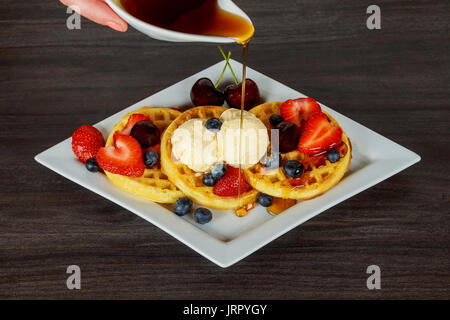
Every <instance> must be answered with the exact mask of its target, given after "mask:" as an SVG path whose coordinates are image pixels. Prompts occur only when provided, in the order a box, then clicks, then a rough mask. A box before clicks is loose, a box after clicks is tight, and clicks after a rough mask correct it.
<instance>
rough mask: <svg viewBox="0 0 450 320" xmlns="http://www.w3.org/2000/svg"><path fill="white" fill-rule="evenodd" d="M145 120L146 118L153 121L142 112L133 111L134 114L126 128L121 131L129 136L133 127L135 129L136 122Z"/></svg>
mask: <svg viewBox="0 0 450 320" xmlns="http://www.w3.org/2000/svg"><path fill="white" fill-rule="evenodd" d="M144 120H146V121H151V120H150V119H149V117H147V116H144V115H143V114H141V113H133V114H132V115H131V116H130V117H129V118H128V122H127V125H126V126H125V128H124V129H123V130H122V131H120V133H121V134H123V135H127V136H129V135H130V133H131V129H133V127H134V125H135V124H136V123H138V122H139V121H144Z"/></svg>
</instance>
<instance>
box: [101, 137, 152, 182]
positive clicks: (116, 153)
mask: <svg viewBox="0 0 450 320" xmlns="http://www.w3.org/2000/svg"><path fill="white" fill-rule="evenodd" d="M115 144H116V146H115V147H112V146H110V147H103V148H101V149H100V150H99V151H98V153H97V163H98V164H99V166H100V167H101V168H102V169H103V170H105V171H108V172H111V173H115V174H120V175H123V176H129V177H140V176H142V175H143V174H144V170H145V165H144V161H143V160H142V149H141V146H140V145H139V142H138V141H137V140H136V139H135V138H133V137H131V136H124V135H117V136H116V142H115Z"/></svg>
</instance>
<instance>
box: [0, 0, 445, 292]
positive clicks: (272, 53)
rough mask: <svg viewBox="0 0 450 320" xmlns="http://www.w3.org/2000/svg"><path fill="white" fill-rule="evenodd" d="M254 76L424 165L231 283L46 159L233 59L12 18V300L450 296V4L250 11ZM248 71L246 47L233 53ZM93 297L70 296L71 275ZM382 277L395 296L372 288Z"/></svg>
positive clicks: (0, 217) (28, 12)
mask: <svg viewBox="0 0 450 320" xmlns="http://www.w3.org/2000/svg"><path fill="white" fill-rule="evenodd" d="M237 3H238V4H239V5H241V7H243V8H244V10H245V11H246V12H248V14H249V15H250V16H251V17H252V19H253V21H254V24H255V26H256V30H257V32H256V36H255V38H254V41H253V43H252V44H251V48H250V53H249V65H250V66H251V67H253V68H255V69H256V70H259V71H262V72H264V73H265V74H267V75H269V76H271V77H273V78H275V79H277V80H279V81H281V82H282V83H285V84H287V85H288V86H291V87H293V88H296V89H298V90H299V91H301V92H304V93H306V94H308V95H310V96H312V97H315V98H317V99H318V100H320V101H321V102H323V103H324V104H326V105H329V106H331V107H332V108H335V109H337V110H338V111H339V112H341V113H343V114H345V115H347V116H349V117H351V118H352V119H354V120H356V121H358V122H360V123H362V124H363V125H365V126H367V127H369V128H372V129H374V130H375V131H377V132H379V133H381V134H382V135H384V136H386V137H388V138H390V139H393V140H394V141H396V142H398V143H400V144H401V145H404V146H405V147H407V148H410V149H411V150H413V151H415V152H417V153H418V154H419V155H421V156H422V161H421V162H420V163H418V164H416V165H414V166H413V167H410V168H409V169H407V170H405V171H403V172H401V173H400V174H397V175H395V176H394V177H392V178H390V179H388V180H387V181H384V182H382V183H380V184H378V185H376V186H375V187H373V188H370V189H369V190H366V191H364V192H362V193H360V194H358V195H357V196H355V197H353V198H351V199H349V200H347V201H345V202H343V203H341V204H339V205H337V206H335V207H333V208H332V209H330V210H328V211H326V212H324V213H323V214H321V215H319V216H317V217H316V218H314V219H312V220H311V221H308V222H307V223H305V224H303V225H301V226H300V227H298V228H295V229H294V230H292V231H290V232H288V233H287V234H285V235H283V236H282V237H280V238H278V239H277V240H275V241H273V242H271V243H270V244H268V245H267V246H265V247H264V248H262V249H260V250H258V251H257V252H256V253H254V254H252V255H251V256H249V257H247V258H245V259H244V260H243V261H241V262H239V263H237V264H235V265H233V266H232V267H230V268H227V269H222V268H220V267H217V266H216V265H214V264H213V263H212V262H209V261H208V260H206V259H205V258H203V257H201V256H200V255H199V254H197V253H196V252H194V251H193V250H191V249H189V248H188V247H187V246H185V245H183V244H182V243H180V242H178V241H177V240H175V239H174V238H172V237H171V236H169V235H168V234H166V233H165V232H163V231H161V230H160V229H158V228H157V227H155V226H153V225H151V224H149V223H147V222H145V221H144V220H142V219H140V218H138V217H137V216H135V215H134V214H132V213H130V212H128V211H126V210H124V209H123V208H121V207H119V206H117V205H115V204H113V203H111V202H110V201H107V200H105V199H103V198H102V197H100V196H98V195H96V194H94V193H92V192H90V191H88V190H86V189H84V188H82V187H80V186H78V185H77V184H75V183H73V182H70V181H68V180H66V179H65V178H63V177H61V176H59V175H58V174H56V173H54V172H52V171H50V170H48V169H47V168H45V167H43V166H41V165H39V164H37V163H36V162H34V160H33V157H34V156H35V155H36V154H37V153H39V152H41V151H43V150H44V149H46V148H48V147H50V146H52V145H54V144H55V143H57V142H59V141H61V140H62V139H64V138H66V137H68V136H70V135H71V134H72V132H73V131H74V130H75V128H77V127H78V126H79V125H81V124H86V123H87V124H91V123H95V122H97V121H100V120H102V119H104V118H105V117H107V116H109V115H111V114H113V113H116V112H118V111H120V110H121V109H123V108H124V107H127V106H129V105H130V104H133V103H134V102H136V101H138V100H140V99H142V98H144V97H147V96H149V95H151V94H153V93H155V92H157V91H159V90H161V89H163V88H165V87H167V86H169V85H171V84H173V83H175V82H177V81H179V80H181V79H183V78H185V77H187V76H189V75H191V74H193V73H195V72H198V71H199V70H201V69H203V68H205V67H207V66H209V65H211V64H213V63H215V62H217V61H219V60H220V56H219V54H218V51H217V49H216V47H215V46H214V45H212V44H175V43H167V42H159V41H156V40H152V39H149V38H147V37H146V36H144V35H142V34H140V33H138V32H137V31H135V30H133V29H129V30H128V32H126V33H124V34H122V33H118V32H115V31H112V30H110V29H108V28H106V27H103V26H100V25H95V24H94V23H91V22H90V21H88V20H86V19H84V18H83V19H82V21H81V30H68V29H67V28H66V18H67V17H68V15H67V14H66V9H65V7H63V6H62V5H61V4H60V3H59V2H57V1H56V0H54V1H25V0H3V1H2V3H1V4H0V26H1V28H0V81H1V89H0V108H1V109H0V110H1V111H0V145H1V148H0V298H14V299H17V298H33V299H34V298H69V299H72V298H74V299H79V298H152V299H155V298H156V299H159V298H168V299H175V298H178V299H188V298H189V299H192V298H195V299H204V298H212V299H227V298H233V299H244V298H245V299H311V298H333V299H342V298H357V299H358V298H364V299H365V298H377V299H378V298H396V299H397V298H419V299H422V298H447V299H448V298H450V290H449V287H450V272H449V271H450V257H449V253H450V251H449V244H450V235H449V231H450V228H449V225H450V223H449V220H450V217H449V212H450V203H449V197H450V193H449V188H450V183H449V177H450V175H449V172H450V166H449V163H450V148H449V145H450V132H449V120H450V106H449V103H450V102H449V72H450V52H449V18H450V3H449V2H448V1H444V0H442V1H419V0H416V1H393V0H391V1H387V0H379V1H376V4H377V5H379V6H380V8H381V15H382V25H381V27H382V29H381V30H372V31H371V30H368V29H367V28H366V19H367V17H368V15H367V14H366V8H367V6H368V5H369V4H371V3H372V2H370V3H369V2H364V1H362V2H361V1H356V0H353V1H350V0H340V1H337V0H335V1H332V0H321V1H314V0H305V1H292V0H289V1H287V0H286V1H269V0H264V1H263V0H260V1H243V0H241V1H237ZM226 48H227V49H228V48H230V49H232V51H233V54H234V58H236V59H240V48H239V47H238V46H227V47H226ZM72 264H76V265H79V266H80V267H81V270H82V289H81V290H68V289H67V288H66V278H67V276H68V275H67V274H66V268H67V266H68V265H72ZM371 264H376V265H379V266H380V268H381V276H382V278H381V279H382V289H381V290H378V291H369V290H368V289H367V288H366V278H367V276H368V275H367V274H366V268H367V266H369V265H371Z"/></svg>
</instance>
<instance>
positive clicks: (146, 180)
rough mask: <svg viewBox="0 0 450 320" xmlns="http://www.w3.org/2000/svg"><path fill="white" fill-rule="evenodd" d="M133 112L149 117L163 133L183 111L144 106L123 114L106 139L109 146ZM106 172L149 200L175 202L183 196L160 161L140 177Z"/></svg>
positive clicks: (146, 169)
mask: <svg viewBox="0 0 450 320" xmlns="http://www.w3.org/2000/svg"><path fill="white" fill-rule="evenodd" d="M133 113H141V114H143V115H146V116H147V117H149V118H150V120H151V121H152V122H153V123H154V124H155V125H156V126H157V127H158V129H159V130H160V132H161V133H162V132H163V131H164V130H165V129H166V128H167V126H168V125H169V124H170V123H171V122H172V121H173V120H174V119H175V118H176V117H177V116H178V115H180V114H181V112H179V111H177V110H174V109H169V108H153V107H143V108H141V109H139V110H136V111H133V112H130V113H128V114H126V115H125V116H123V118H122V119H121V120H120V121H119V123H117V124H116V125H115V126H114V128H113V130H112V132H111V134H110V135H109V137H108V140H107V141H106V145H107V146H112V145H114V141H113V136H114V133H115V132H116V131H121V130H122V129H123V128H125V126H126V124H127V122H128V118H129V117H130V116H131V115H132V114H133ZM105 174H106V176H107V177H108V179H109V180H110V181H111V182H112V183H113V184H115V185H116V186H117V187H119V188H120V189H122V190H125V191H127V192H129V193H132V194H134V195H137V196H139V197H142V198H145V199H148V200H152V201H156V202H161V203H173V202H175V201H177V200H178V198H180V197H183V192H181V191H180V190H179V189H178V188H177V187H176V186H175V185H174V184H173V183H172V182H170V181H169V179H168V178H167V175H166V174H165V173H164V172H163V170H162V169H161V164H160V163H158V164H157V165H156V166H154V167H153V168H145V171H144V174H143V175H142V176H141V177H138V178H132V177H127V176H122V175H118V174H114V173H110V172H107V171H105Z"/></svg>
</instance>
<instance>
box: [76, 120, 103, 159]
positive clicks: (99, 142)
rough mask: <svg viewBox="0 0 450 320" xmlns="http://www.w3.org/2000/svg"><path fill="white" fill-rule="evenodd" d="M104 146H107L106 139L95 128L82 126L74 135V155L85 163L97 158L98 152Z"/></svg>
mask: <svg viewBox="0 0 450 320" xmlns="http://www.w3.org/2000/svg"><path fill="white" fill-rule="evenodd" d="M103 146H105V139H103V135H102V133H101V132H100V131H98V129H96V128H94V127H93V126H88V125H84V126H81V127H79V128H78V129H77V130H75V132H74V133H73V134H72V150H73V153H75V155H76V156H77V157H78V159H80V160H81V161H83V162H86V161H87V160H88V159H90V158H95V157H96V156H97V152H98V150H99V149H100V148H101V147H103Z"/></svg>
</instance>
